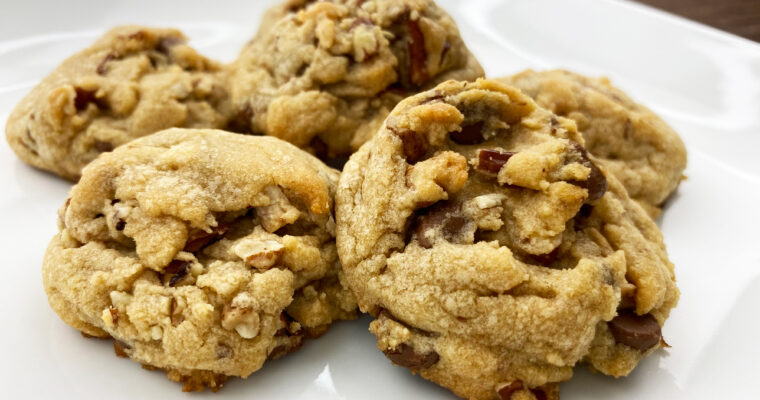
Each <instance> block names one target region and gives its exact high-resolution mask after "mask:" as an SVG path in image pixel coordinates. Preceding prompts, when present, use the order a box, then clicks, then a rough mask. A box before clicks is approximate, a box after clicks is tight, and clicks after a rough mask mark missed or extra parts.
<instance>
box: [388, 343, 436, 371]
mask: <svg viewBox="0 0 760 400" xmlns="http://www.w3.org/2000/svg"><path fill="white" fill-rule="evenodd" d="M383 353H385V356H386V357H388V358H389V359H390V360H391V361H392V362H393V363H394V364H397V365H400V366H402V367H406V368H412V369H425V368H430V367H432V366H433V365H434V364H435V363H437V362H438V360H440V356H439V355H438V353H436V352H435V351H430V352H428V353H425V354H420V353H417V352H416V351H415V350H414V347H412V346H410V345H408V344H406V343H401V344H400V345H398V346H397V347H396V348H395V349H393V350H384V351H383Z"/></svg>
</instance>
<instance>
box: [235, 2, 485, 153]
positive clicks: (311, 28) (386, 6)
mask: <svg viewBox="0 0 760 400" xmlns="http://www.w3.org/2000/svg"><path fill="white" fill-rule="evenodd" d="M268 15H283V17H282V19H281V20H279V21H278V22H277V23H267V24H265V25H264V27H262V28H261V30H260V32H259V34H258V35H257V37H256V38H255V39H254V40H253V41H252V42H251V43H249V44H248V45H247V46H246V47H245V48H244V49H243V50H242V52H241V54H240V56H239V58H238V60H237V61H236V62H235V63H233V65H232V66H231V80H230V82H231V84H230V92H231V96H232V102H233V105H234V108H235V110H236V117H235V119H234V121H233V124H232V125H231V129H232V130H235V131H243V132H253V133H263V134H267V135H272V136H276V137H279V138H281V139H285V140H287V141H289V142H291V143H293V144H295V145H297V146H299V147H303V148H307V149H309V150H310V151H311V152H313V153H315V154H317V155H318V156H320V157H321V158H323V159H330V158H335V157H340V156H345V155H348V154H349V153H350V152H351V151H352V150H355V149H357V148H358V147H359V146H360V145H361V144H362V143H364V142H365V141H367V140H368V139H369V138H370V137H371V136H372V135H373V134H374V133H375V132H376V131H377V130H378V128H379V127H380V125H381V124H382V122H383V120H384V119H385V117H386V116H387V115H388V113H389V112H390V110H391V109H392V108H393V107H394V106H395V105H396V103H398V102H399V101H400V100H401V99H403V98H405V97H407V96H409V95H411V94H414V93H416V92H418V91H419V90H421V89H424V88H430V87H432V86H435V85H436V84H437V83H440V82H443V81H445V80H447V79H459V80H473V79H475V78H477V77H481V76H483V69H482V68H481V67H480V64H478V62H477V60H475V58H474V57H473V55H472V54H471V53H470V51H469V50H468V49H467V47H466V46H465V45H464V42H463V41H462V38H461V37H460V36H459V32H458V30H457V27H456V25H455V23H454V21H453V20H452V19H451V17H450V16H449V15H448V14H446V12H445V11H443V10H442V9H440V8H439V7H437V6H436V4H435V3H434V2H433V1H431V0H331V1H319V2H309V1H305V0H304V1H289V2H287V3H285V4H283V5H281V6H278V7H276V8H275V9H274V10H272V11H270V13H269V14H268Z"/></svg>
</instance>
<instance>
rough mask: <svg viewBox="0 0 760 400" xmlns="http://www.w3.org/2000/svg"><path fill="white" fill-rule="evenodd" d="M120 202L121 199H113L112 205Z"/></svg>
mask: <svg viewBox="0 0 760 400" xmlns="http://www.w3.org/2000/svg"><path fill="white" fill-rule="evenodd" d="M119 202H121V200H119V199H113V200H111V205H114V204H117V203H119Z"/></svg>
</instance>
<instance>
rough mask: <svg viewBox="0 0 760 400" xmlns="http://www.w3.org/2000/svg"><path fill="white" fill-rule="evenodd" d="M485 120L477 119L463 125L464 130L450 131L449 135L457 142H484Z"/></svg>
mask: <svg viewBox="0 0 760 400" xmlns="http://www.w3.org/2000/svg"><path fill="white" fill-rule="evenodd" d="M484 125H485V122H483V121H477V122H473V123H471V124H468V125H462V130H461V131H459V132H457V131H454V132H449V137H450V138H451V140H453V141H454V143H457V144H478V143H483V141H484V140H485V138H484V137H483V127H484Z"/></svg>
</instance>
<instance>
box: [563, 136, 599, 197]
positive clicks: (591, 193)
mask: <svg viewBox="0 0 760 400" xmlns="http://www.w3.org/2000/svg"><path fill="white" fill-rule="evenodd" d="M573 148H575V150H577V151H578V152H579V153H580V155H581V164H583V166H584V167H587V168H589V169H590V170H591V172H590V173H589V175H588V178H587V179H586V180H585V181H572V182H570V183H572V184H573V185H576V186H580V187H582V188H584V189H586V190H588V199H587V201H594V200H599V199H600V198H602V196H604V193H606V192H607V178H606V177H605V176H604V173H602V170H600V169H599V167H597V166H596V164H594V163H593V162H591V160H590V159H589V157H588V152H586V149H585V148H584V147H583V146H581V145H580V144H578V143H573Z"/></svg>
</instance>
